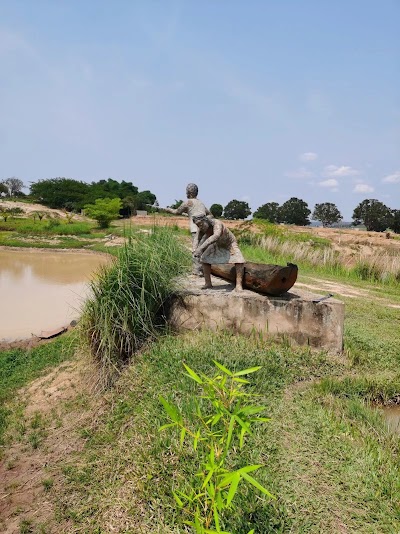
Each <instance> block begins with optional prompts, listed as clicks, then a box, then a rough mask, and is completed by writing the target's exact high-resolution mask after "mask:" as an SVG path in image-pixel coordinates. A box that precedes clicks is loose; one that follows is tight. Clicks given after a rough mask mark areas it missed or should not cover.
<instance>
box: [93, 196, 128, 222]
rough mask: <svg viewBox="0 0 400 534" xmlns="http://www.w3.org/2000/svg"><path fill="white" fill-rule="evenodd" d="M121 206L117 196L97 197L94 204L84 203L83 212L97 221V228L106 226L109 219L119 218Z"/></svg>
mask: <svg viewBox="0 0 400 534" xmlns="http://www.w3.org/2000/svg"><path fill="white" fill-rule="evenodd" d="M121 208H122V202H121V199H119V198H97V199H96V200H95V203H94V204H86V206H85V213H86V215H87V216H88V217H91V218H92V219H95V220H96V221H97V224H98V225H99V228H108V227H109V226H110V223H111V221H113V220H115V219H118V218H119V216H120V215H119V212H120V209H121Z"/></svg>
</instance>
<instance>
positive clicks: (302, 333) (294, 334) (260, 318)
mask: <svg viewBox="0 0 400 534" xmlns="http://www.w3.org/2000/svg"><path fill="white" fill-rule="evenodd" d="M212 283H213V285H214V288H213V289H205V290H204V289H201V286H202V285H204V278H199V277H196V276H190V277H188V278H187V279H185V280H184V281H183V282H182V289H181V290H180V291H179V292H178V293H177V294H176V295H175V296H174V297H173V300H172V304H171V308H170V315H169V322H170V324H171V326H172V327H173V328H174V329H175V330H177V331H184V330H196V329H199V328H209V329H212V330H217V329H228V330H233V331H235V332H240V333H251V332H254V331H256V332H261V333H263V334H264V335H265V336H280V337H285V338H287V339H289V340H290V341H291V342H293V343H295V344H298V345H308V346H311V347H314V348H319V349H325V350H328V351H330V352H336V353H339V352H341V351H342V350H343V324H344V303H343V302H341V301H339V300H337V299H334V298H329V299H328V300H325V301H322V302H318V303H315V302H313V300H315V299H318V298H320V297H321V296H322V295H317V294H313V293H309V292H306V291H303V290H300V289H297V288H296V285H294V286H293V288H292V289H291V290H290V292H288V293H285V294H284V295H282V296H280V297H269V296H266V295H260V294H258V293H255V292H254V291H249V290H244V291H243V292H236V291H234V290H233V289H234V288H233V285H232V284H230V283H229V282H226V281H225V280H221V279H219V278H216V277H212Z"/></svg>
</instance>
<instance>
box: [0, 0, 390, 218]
mask: <svg viewBox="0 0 400 534" xmlns="http://www.w3.org/2000/svg"><path fill="white" fill-rule="evenodd" d="M399 21H400V2H399V1H398V0H379V1H378V0H375V1H370V0H347V1H343V0H336V1H335V2H332V1H325V0H319V1H317V0H315V1H311V0H280V1H278V0H262V1H261V0H248V1H245V0H241V1H239V0H230V1H228V0H213V1H211V0H203V1H200V0H197V1H191V0H179V1H178V0H176V1H168V0H159V1H151V0H142V1H139V0H131V1H128V0H127V1H123V0H115V1H114V2H111V1H110V0H107V1H101V0H96V1H94V0H93V1H90V0H65V1H63V0H47V1H46V0H25V1H21V0H13V1H10V0H0V179H3V178H7V177H9V176H18V177H19V178H21V179H22V180H23V181H24V182H25V183H29V182H30V181H37V180H39V179H42V178H51V177H57V176H65V177H71V178H75V179H79V180H84V181H92V180H99V179H102V178H108V177H112V178H115V179H117V180H123V179H124V180H128V181H132V182H133V183H134V184H135V185H137V186H138V187H139V189H141V190H142V189H150V190H151V191H152V192H153V193H155V194H156V195H157V198H158V200H159V203H160V204H161V205H166V204H170V203H172V202H173V201H174V199H180V198H184V196H185V194H184V191H185V186H186V184H187V183H188V182H195V183H197V184H198V185H199V188H200V194H199V197H200V198H201V199H202V200H203V201H204V202H205V203H206V204H208V205H211V204H212V203H220V204H222V205H226V204H227V202H229V201H230V200H232V199H238V200H246V201H247V202H248V203H249V205H250V207H251V208H252V210H253V211H254V210H256V209H257V208H258V207H259V206H260V205H262V204H264V203H266V202H271V201H275V202H278V203H279V204H281V203H283V202H284V201H285V200H287V199H288V198H290V197H292V196H296V197H299V198H302V199H303V200H305V201H306V202H308V204H309V207H310V208H311V209H313V207H314V205H315V203H317V202H334V203H336V205H337V206H338V207H339V209H340V210H341V212H342V214H343V215H344V217H345V219H350V218H351V215H352V212H353V209H354V207H356V206H357V204H358V203H359V202H361V201H362V200H364V199H365V198H377V199H379V200H381V201H383V202H384V203H385V204H387V205H388V206H389V207H391V208H400V32H399Z"/></svg>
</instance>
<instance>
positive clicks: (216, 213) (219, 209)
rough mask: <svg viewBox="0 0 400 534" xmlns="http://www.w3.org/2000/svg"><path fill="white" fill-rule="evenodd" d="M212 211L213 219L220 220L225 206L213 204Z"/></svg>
mask: <svg viewBox="0 0 400 534" xmlns="http://www.w3.org/2000/svg"><path fill="white" fill-rule="evenodd" d="M210 211H211V213H212V215H213V217H215V218H216V219H218V218H219V217H222V213H223V211H224V208H223V206H221V204H213V205H212V206H211V208H210Z"/></svg>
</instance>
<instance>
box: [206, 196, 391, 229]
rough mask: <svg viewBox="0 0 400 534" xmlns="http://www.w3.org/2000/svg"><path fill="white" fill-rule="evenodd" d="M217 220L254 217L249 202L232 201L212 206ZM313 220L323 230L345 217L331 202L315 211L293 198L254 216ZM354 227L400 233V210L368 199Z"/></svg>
mask: <svg viewBox="0 0 400 534" xmlns="http://www.w3.org/2000/svg"><path fill="white" fill-rule="evenodd" d="M210 211H211V213H212V214H213V215H214V217H222V216H223V217H224V218H225V219H233V220H235V219H236V220H237V219H246V218H247V217H248V216H249V215H251V210H250V207H249V205H248V203H247V202H244V201H241V200H231V201H230V202H228V204H227V205H226V206H225V208H224V207H223V206H222V205H221V204H213V205H212V206H211V208H210ZM310 216H311V218H312V220H314V221H320V222H321V223H322V225H323V226H325V227H326V226H332V225H333V224H337V223H339V222H340V221H341V220H342V219H343V216H342V214H341V213H340V211H339V209H338V208H337V206H336V205H335V204H333V203H332V202H322V203H321V204H315V207H314V211H313V212H312V213H311V210H310V209H309V207H308V204H307V202H305V201H304V200H302V199H300V198H296V197H292V198H290V199H289V200H287V201H286V202H284V203H283V204H282V205H281V206H280V205H279V204H278V203H277V202H267V203H266V204H263V205H262V206H260V207H259V208H258V209H257V210H256V211H255V212H254V213H253V218H254V219H262V220H265V221H269V222H271V223H275V224H277V223H284V224H295V225H297V226H307V225H309V224H311V220H310ZM352 219H353V223H352V224H353V225H354V226H358V225H359V224H363V225H364V226H365V227H366V228H367V230H369V231H375V232H384V231H385V230H388V229H390V230H392V231H393V232H395V233H400V210H398V209H391V208H389V207H388V206H386V205H385V204H383V202H380V201H379V200H376V199H365V200H363V201H362V202H360V204H358V206H357V207H356V208H354V211H353V216H352Z"/></svg>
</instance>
